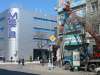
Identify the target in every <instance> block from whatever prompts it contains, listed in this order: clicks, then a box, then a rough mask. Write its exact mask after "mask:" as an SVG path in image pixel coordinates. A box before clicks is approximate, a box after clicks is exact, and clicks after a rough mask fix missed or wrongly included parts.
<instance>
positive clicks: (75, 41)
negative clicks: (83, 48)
mask: <svg viewBox="0 0 100 75" xmlns="http://www.w3.org/2000/svg"><path fill="white" fill-rule="evenodd" d="M81 43H82V41H81V38H80V36H79V35H78V34H70V35H64V45H66V46H71V45H80V44H81Z"/></svg>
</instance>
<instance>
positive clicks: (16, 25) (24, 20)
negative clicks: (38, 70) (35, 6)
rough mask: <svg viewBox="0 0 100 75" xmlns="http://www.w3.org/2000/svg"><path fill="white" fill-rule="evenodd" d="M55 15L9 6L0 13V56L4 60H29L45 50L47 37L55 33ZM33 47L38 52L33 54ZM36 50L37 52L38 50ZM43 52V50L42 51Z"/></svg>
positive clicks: (47, 44)
mask: <svg viewBox="0 0 100 75" xmlns="http://www.w3.org/2000/svg"><path fill="white" fill-rule="evenodd" d="M54 27H56V17H53V16H50V15H45V14H43V13H39V12H35V11H25V10H24V9H22V8H10V9H8V10H6V11H4V12H2V13H0V56H4V57H5V58H6V60H10V58H11V57H13V60H17V59H19V58H24V59H25V60H29V57H30V56H32V57H33V58H34V57H35V58H34V59H36V57H38V56H40V55H41V52H42V51H40V50H43V51H44V50H47V49H48V46H49V43H48V38H49V36H50V35H52V34H54V33H55V30H54ZM34 49H35V50H38V51H39V52H40V54H36V55H34V54H35V53H34ZM38 51H37V52H38ZM44 53H45V51H44Z"/></svg>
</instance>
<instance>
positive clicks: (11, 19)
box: [8, 8, 19, 38]
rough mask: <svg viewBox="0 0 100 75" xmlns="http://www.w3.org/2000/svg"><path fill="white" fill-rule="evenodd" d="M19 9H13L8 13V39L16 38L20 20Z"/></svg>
mask: <svg viewBox="0 0 100 75" xmlns="http://www.w3.org/2000/svg"><path fill="white" fill-rule="evenodd" d="M18 11H19V10H18V8H11V9H9V11H8V37H9V38H16V24H17V19H18Z"/></svg>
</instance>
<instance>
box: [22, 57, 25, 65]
mask: <svg viewBox="0 0 100 75" xmlns="http://www.w3.org/2000/svg"><path fill="white" fill-rule="evenodd" d="M24 63H25V60H24V58H23V59H22V66H24V65H25V64H24Z"/></svg>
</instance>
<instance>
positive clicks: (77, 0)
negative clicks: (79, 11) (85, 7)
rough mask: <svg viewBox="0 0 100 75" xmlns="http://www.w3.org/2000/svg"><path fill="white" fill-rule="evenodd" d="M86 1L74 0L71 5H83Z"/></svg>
mask: <svg viewBox="0 0 100 75" xmlns="http://www.w3.org/2000/svg"><path fill="white" fill-rule="evenodd" d="M84 3H86V0H72V1H71V7H76V6H79V5H82V4H84Z"/></svg>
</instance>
